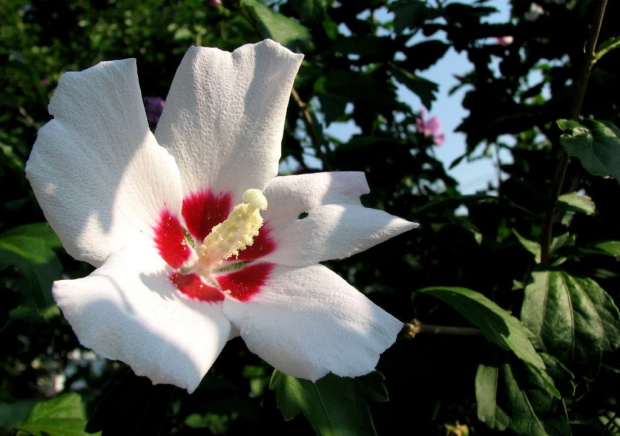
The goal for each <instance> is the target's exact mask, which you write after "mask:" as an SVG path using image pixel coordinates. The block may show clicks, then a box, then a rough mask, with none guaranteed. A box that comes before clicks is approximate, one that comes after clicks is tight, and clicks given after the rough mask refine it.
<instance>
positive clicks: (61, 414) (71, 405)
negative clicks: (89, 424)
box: [19, 393, 88, 436]
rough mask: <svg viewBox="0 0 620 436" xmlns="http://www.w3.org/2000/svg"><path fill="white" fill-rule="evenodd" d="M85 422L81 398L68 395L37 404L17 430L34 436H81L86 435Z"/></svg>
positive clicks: (76, 395)
mask: <svg viewBox="0 0 620 436" xmlns="http://www.w3.org/2000/svg"><path fill="white" fill-rule="evenodd" d="M86 421H87V420H86V413H85V411H84V404H83V402H82V397H80V395H78V394H76V393H69V394H63V395H60V396H59V397H56V398H52V399H51V400H48V401H45V402H43V403H38V404H37V405H36V406H34V408H33V409H32V411H31V412H30V414H28V417H27V418H26V419H25V420H24V422H23V423H22V424H21V425H20V426H19V429H20V430H23V431H27V432H29V433H32V434H33V435H36V436H39V435H40V436H78V435H80V436H81V435H87V434H88V433H86V432H85V431H84V428H85V426H86Z"/></svg>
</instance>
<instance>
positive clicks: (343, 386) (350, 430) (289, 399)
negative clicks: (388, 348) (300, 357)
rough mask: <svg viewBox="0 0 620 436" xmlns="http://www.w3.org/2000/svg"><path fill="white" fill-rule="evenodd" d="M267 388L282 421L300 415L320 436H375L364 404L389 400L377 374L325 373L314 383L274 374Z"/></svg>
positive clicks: (276, 372) (368, 411) (366, 405)
mask: <svg viewBox="0 0 620 436" xmlns="http://www.w3.org/2000/svg"><path fill="white" fill-rule="evenodd" d="M269 387H270V389H272V390H275V391H276V401H277V403H278V408H279V409H280V411H281V412H282V416H284V419H285V420H287V421H288V420H291V419H293V418H294V417H295V416H296V415H297V414H299V412H302V413H303V414H304V416H305V417H306V419H307V420H308V421H309V422H310V424H311V425H312V427H313V428H314V431H315V432H316V433H317V434H319V435H321V436H336V435H338V436H344V435H351V436H353V435H374V434H376V433H375V429H374V425H373V423H372V417H371V416H370V410H369V409H368V403H367V401H368V400H373V401H380V402H383V401H387V399H388V398H387V391H386V390H385V386H384V385H383V376H381V375H380V374H379V373H377V372H375V373H372V374H369V375H367V376H364V377H357V378H348V377H337V376H335V375H333V374H328V375H327V376H325V377H323V378H322V379H320V380H318V381H317V382H316V383H313V382H311V381H308V380H302V379H297V378H295V377H291V376H289V375H286V374H283V373H281V372H279V371H274V373H273V377H272V378H271V383H270V385H269Z"/></svg>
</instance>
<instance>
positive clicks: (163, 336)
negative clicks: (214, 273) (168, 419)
mask: <svg viewBox="0 0 620 436" xmlns="http://www.w3.org/2000/svg"><path fill="white" fill-rule="evenodd" d="M154 252H155V248H153V247H149V246H148V245H147V244H137V243H135V244H133V246H131V247H129V248H128V249H124V250H122V251H121V252H119V253H114V254H113V255H112V256H110V258H108V260H106V262H105V263H104V265H103V266H102V267H101V268H99V269H97V270H96V271H94V272H93V273H92V274H91V275H90V276H88V277H86V278H83V279H78V280H63V281H58V282H56V283H55V284H54V287H53V293H54V298H55V299H56V302H57V303H58V305H59V306H60V308H61V309H62V311H63V314H64V316H65V317H66V318H67V320H68V321H69V323H70V324H71V326H72V327H73V330H74V331H75V333H76V334H77V337H78V339H79V340H80V343H82V345H84V346H85V347H88V348H91V349H92V350H93V351H95V352H96V353H97V354H99V355H101V356H103V357H106V358H108V359H115V360H121V361H123V362H125V363H127V364H128V365H129V366H131V368H132V369H133V370H134V372H135V373H136V374H138V375H144V376H147V377H149V378H150V379H151V381H152V382H153V383H169V384H174V385H176V386H179V387H181V388H185V389H187V390H188V391H189V392H190V393H191V392H192V391H194V389H196V387H197V386H198V384H199V383H200V380H201V379H202V377H203V376H204V375H205V374H206V372H207V370H208V369H209V368H210V367H211V365H212V364H213V362H214V361H215V359H216V358H217V356H218V355H219V353H220V351H221V350H222V348H223V347H224V345H225V344H226V341H227V340H228V337H229V334H230V323H229V322H228V321H227V320H226V318H224V316H223V314H222V304H221V303H219V304H214V303H205V302H200V301H192V300H189V299H187V298H185V297H182V296H181V295H180V294H179V292H178V291H177V290H176V289H175V288H174V287H173V285H172V284H171V283H170V281H169V278H168V272H166V267H165V264H164V262H163V261H162V260H161V259H160V258H159V256H157V255H154V254H153V253H154Z"/></svg>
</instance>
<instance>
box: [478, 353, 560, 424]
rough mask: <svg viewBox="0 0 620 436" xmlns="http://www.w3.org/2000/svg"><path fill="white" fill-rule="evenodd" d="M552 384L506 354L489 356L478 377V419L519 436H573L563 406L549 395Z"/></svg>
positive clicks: (480, 366)
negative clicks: (519, 435) (509, 430)
mask: <svg viewBox="0 0 620 436" xmlns="http://www.w3.org/2000/svg"><path fill="white" fill-rule="evenodd" d="M549 383H551V381H550V379H549V377H548V375H546V373H545V372H544V371H541V370H538V369H536V368H533V367H531V366H530V365H527V364H524V363H523V362H522V361H518V360H515V359H514V358H511V356H510V355H507V354H506V353H501V355H499V356H498V355H496V354H495V353H492V354H491V356H490V357H489V356H488V355H487V362H485V363H482V364H480V365H479V366H478V371H477V373H476V381H475V385H476V404H477V414H478V419H480V420H481V421H483V422H485V423H486V424H487V425H488V426H489V427H490V428H492V429H494V430H505V429H506V428H510V429H511V430H512V431H514V432H515V433H517V434H523V435H533V436H539V435H540V436H544V435H570V434H571V431H570V427H569V426H568V418H567V416H566V410H565V407H564V404H563V402H562V401H561V400H559V399H558V398H556V397H555V396H554V395H552V394H551V393H550V391H549V389H548V384H549Z"/></svg>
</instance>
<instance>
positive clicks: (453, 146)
mask: <svg viewBox="0 0 620 436" xmlns="http://www.w3.org/2000/svg"><path fill="white" fill-rule="evenodd" d="M461 1H462V2H463V3H473V1H471V0H469V1H468V0H461ZM488 6H493V7H495V8H496V9H498V11H499V12H498V13H496V14H493V15H492V16H490V17H488V21H489V22H499V21H507V20H508V18H509V15H510V10H509V3H508V0H494V1H491V2H489V3H488ZM378 19H380V20H387V19H389V17H388V15H387V13H386V16H385V18H384V17H381V16H378ZM433 38H438V39H441V35H439V36H437V35H434V36H433ZM470 70H471V64H470V63H469V61H468V60H467V56H466V55H465V53H457V52H456V51H454V50H453V49H450V50H449V51H448V52H447V53H446V55H445V56H444V57H443V58H442V59H441V60H440V61H439V62H438V63H437V64H435V65H433V66H432V67H431V68H429V69H428V70H425V71H421V72H420V75H421V76H423V77H425V78H427V79H429V80H432V81H434V82H436V83H438V84H439V93H438V98H437V101H435V102H434V103H433V106H432V109H431V111H430V113H429V114H428V115H427V118H430V117H432V116H436V117H437V118H438V119H439V121H440V122H441V125H442V130H443V133H444V134H445V142H444V144H443V145H442V146H441V147H436V148H435V149H434V150H435V154H436V156H437V158H438V159H439V160H441V161H442V162H443V163H444V165H445V167H446V168H448V166H449V165H450V163H452V162H453V161H454V159H456V158H457V157H459V156H461V155H462V154H463V153H464V152H465V136H464V135H463V134H461V133H458V132H455V131H454V130H455V129H456V127H457V126H458V125H459V124H460V123H461V120H462V119H463V118H464V117H465V116H466V115H467V111H466V110H464V109H463V107H462V106H461V101H462V100H463V96H464V95H465V93H466V92H467V88H461V89H459V90H458V91H457V92H455V93H454V94H452V95H448V93H449V91H450V89H451V88H452V87H454V86H455V85H457V84H458V81H457V79H456V78H455V77H454V76H455V75H459V74H463V73H466V72H467V71H470ZM399 93H400V95H401V98H402V100H403V101H404V102H406V103H408V104H409V105H411V107H412V108H413V110H414V111H419V110H420V109H421V108H423V106H422V103H421V102H420V99H419V98H418V97H417V96H416V95H415V94H413V93H412V92H410V91H409V90H408V89H406V88H405V87H403V86H400V87H399ZM328 132H329V133H330V134H333V135H334V136H336V137H338V138H340V139H343V140H346V139H347V138H348V137H350V136H351V135H352V134H354V133H355V131H354V130H352V128H351V127H350V126H346V125H344V126H343V125H340V126H338V125H332V126H330V128H329V129H328ZM449 174H450V175H451V176H452V177H454V178H455V179H456V180H458V181H459V184H460V191H461V192H462V193H463V194H472V193H475V192H476V191H477V190H480V189H483V188H485V187H486V185H487V183H488V182H489V181H495V180H497V170H496V169H495V167H494V165H493V163H492V160H491V159H482V160H478V161H476V162H467V161H466V160H463V161H462V162H461V163H460V164H459V165H458V166H456V167H455V168H453V169H451V170H449Z"/></svg>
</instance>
